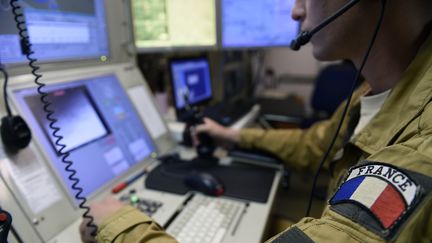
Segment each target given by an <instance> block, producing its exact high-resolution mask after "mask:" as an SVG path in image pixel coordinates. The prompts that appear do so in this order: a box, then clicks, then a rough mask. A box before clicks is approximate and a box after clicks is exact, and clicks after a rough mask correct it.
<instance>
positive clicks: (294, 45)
mask: <svg viewBox="0 0 432 243" xmlns="http://www.w3.org/2000/svg"><path fill="white" fill-rule="evenodd" d="M359 2H360V0H350V1H349V2H348V3H347V4H345V5H344V6H342V7H341V8H340V9H339V10H337V11H336V12H335V13H334V14H332V15H331V16H329V17H327V18H326V19H324V20H323V21H322V22H321V23H320V24H319V25H317V26H316V27H315V28H313V29H312V30H311V31H302V32H301V33H300V34H299V35H298V36H297V37H296V38H295V39H294V40H293V41H292V42H291V45H290V48H291V49H292V50H294V51H298V50H300V48H301V47H302V46H303V45H306V44H307V43H309V41H310V40H311V38H312V37H313V36H314V35H315V34H316V33H318V32H319V31H320V30H322V29H323V28H324V27H326V26H327V25H329V24H330V23H332V22H333V21H334V20H336V19H337V18H339V17H340V16H342V15H343V14H344V13H345V12H347V11H348V10H350V9H351V8H352V7H354V6H355V5H356V4H357V3H359ZM380 2H381V12H380V16H379V19H378V22H377V25H376V27H375V31H374V33H373V36H372V38H371V40H370V42H369V46H368V48H367V50H366V53H365V55H364V57H363V60H362V63H361V65H360V68H359V69H358V71H357V74H356V78H355V80H354V82H353V83H352V86H351V91H350V94H349V96H348V99H347V103H346V105H345V108H344V110H343V113H342V117H341V119H340V121H339V124H338V126H337V129H336V131H335V134H334V136H333V138H332V140H331V142H330V144H329V146H328V148H327V150H326V152H325V153H324V155H323V157H322V158H321V160H320V162H319V165H318V168H317V170H316V172H315V175H314V179H313V183H312V190H311V194H310V196H309V202H308V206H307V209H306V217H308V216H309V214H310V210H311V207H312V201H313V195H314V194H315V188H316V184H317V181H318V177H319V174H320V172H321V169H322V167H323V165H324V162H325V161H326V160H327V159H328V157H329V156H330V152H331V150H332V149H333V147H334V144H335V142H336V139H337V136H338V135H339V132H340V130H341V127H342V124H343V122H344V120H345V117H346V114H347V112H348V108H349V106H350V104H351V100H352V96H353V93H354V90H355V87H357V84H358V83H359V82H360V80H361V73H362V71H363V68H364V66H365V65H366V61H367V60H368V57H369V54H370V52H371V50H372V47H373V45H374V43H375V40H376V38H377V35H378V33H379V30H380V28H381V25H382V21H383V18H384V12H385V7H386V3H387V0H380Z"/></svg>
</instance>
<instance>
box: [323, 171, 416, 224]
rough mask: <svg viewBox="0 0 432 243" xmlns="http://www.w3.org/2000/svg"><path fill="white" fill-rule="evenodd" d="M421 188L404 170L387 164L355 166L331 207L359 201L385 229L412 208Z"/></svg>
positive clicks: (334, 197)
mask: <svg viewBox="0 0 432 243" xmlns="http://www.w3.org/2000/svg"><path fill="white" fill-rule="evenodd" d="M418 189H419V186H418V185H417V184H416V183H415V182H414V181H413V180H412V179H410V177H409V176H408V175H407V174H405V173H404V172H402V171H399V170H398V169H396V168H394V167H391V166H389V165H384V164H369V165H362V166H359V167H354V168H352V169H351V170H350V173H349V176H348V178H347V179H346V180H345V182H344V183H343V184H342V185H341V187H340V188H339V190H338V191H337V192H336V194H335V195H334V196H333V198H332V199H331V200H330V204H332V205H333V204H337V203H341V202H355V203H358V204H360V205H362V206H363V207H365V208H367V209H368V210H369V211H370V212H371V213H372V214H373V215H374V216H375V217H376V218H377V219H378V220H379V222H380V223H381V225H382V226H383V228H385V229H389V228H391V227H392V226H393V225H394V224H395V223H396V222H397V221H398V219H400V218H401V217H402V216H403V215H404V214H405V213H406V211H407V210H408V209H409V208H410V207H411V206H412V204H413V202H414V200H415V198H416V195H417V194H418Z"/></svg>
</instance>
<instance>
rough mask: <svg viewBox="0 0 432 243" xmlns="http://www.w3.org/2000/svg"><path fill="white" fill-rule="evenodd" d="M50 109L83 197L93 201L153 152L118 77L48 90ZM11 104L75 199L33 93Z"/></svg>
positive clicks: (23, 92)
mask: <svg viewBox="0 0 432 243" xmlns="http://www.w3.org/2000/svg"><path fill="white" fill-rule="evenodd" d="M45 90H46V92H47V93H48V94H49V95H48V100H49V101H50V102H51V103H52V105H51V107H50V109H52V110H54V111H55V114H54V118H56V119H58V122H57V123H56V124H55V126H57V127H60V132H59V133H58V134H59V135H61V136H64V139H63V140H62V141H61V143H62V144H65V145H66V149H65V151H68V152H70V157H69V158H68V159H70V160H72V161H73V166H72V168H73V169H75V170H76V171H77V175H76V177H78V178H79V179H80V183H79V185H80V186H81V187H82V188H83V190H84V191H83V195H84V196H93V195H95V193H96V192H98V191H101V190H103V189H104V187H106V186H107V184H108V183H109V182H111V181H113V180H115V179H116V178H118V177H119V176H121V175H123V174H125V173H126V172H127V171H130V170H131V169H132V168H136V167H137V166H140V165H142V163H143V162H144V161H148V160H146V159H148V158H149V156H151V155H152V153H153V152H155V149H156V148H155V145H154V144H153V141H152V139H151V136H150V135H149V133H148V131H147V130H146V128H145V127H144V125H143V123H142V121H141V119H140V118H139V116H138V114H137V112H136V110H135V108H134V106H133V105H132V103H131V101H130V100H129V98H128V96H127V94H126V92H125V91H124V89H123V88H122V86H121V85H120V83H119V81H118V79H117V76H116V75H114V74H112V75H103V76H96V77H92V78H87V79H84V80H76V81H71V82H65V83H59V84H55V85H49V86H46V89H45ZM12 94H13V97H14V99H15V103H16V105H17V106H18V108H19V110H20V111H21V114H22V115H23V116H24V118H25V120H26V121H27V122H28V124H29V126H30V127H31V129H32V132H33V137H34V138H36V140H38V143H39V145H40V146H41V150H42V151H44V152H45V153H46V155H47V157H48V159H49V161H50V162H51V165H52V167H53V169H54V171H55V172H57V173H56V174H57V176H58V177H59V179H60V181H62V183H63V185H64V187H65V188H67V190H68V192H69V195H70V197H71V199H72V200H73V198H74V195H75V191H72V190H71V189H70V186H71V183H72V182H71V181H70V180H69V179H68V177H69V173H68V172H66V171H65V169H64V168H65V164H63V163H62V162H61V155H60V154H59V149H60V148H59V147H58V146H57V145H56V143H55V141H56V140H55V138H54V137H53V135H52V131H51V129H50V128H49V126H50V122H49V121H48V120H47V118H46V113H45V112H44V110H43V104H42V103H41V102H40V101H39V94H38V93H37V91H36V89H35V88H22V89H15V90H13V91H12Z"/></svg>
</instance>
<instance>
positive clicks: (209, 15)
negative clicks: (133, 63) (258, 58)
mask: <svg viewBox="0 0 432 243" xmlns="http://www.w3.org/2000/svg"><path fill="white" fill-rule="evenodd" d="M132 16H133V25H134V35H135V44H136V47H137V48H138V50H140V51H151V50H156V49H172V48H185V47H186V48H191V47H201V48H202V47H212V46H216V44H217V34H216V33H217V31H216V3H215V0H181V1H179V0H132Z"/></svg>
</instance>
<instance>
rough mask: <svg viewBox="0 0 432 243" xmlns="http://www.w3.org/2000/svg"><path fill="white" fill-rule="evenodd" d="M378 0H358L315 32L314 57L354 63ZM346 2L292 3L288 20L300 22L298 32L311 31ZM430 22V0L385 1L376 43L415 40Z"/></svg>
mask: <svg viewBox="0 0 432 243" xmlns="http://www.w3.org/2000/svg"><path fill="white" fill-rule="evenodd" d="M381 1H382V0H360V2H359V3H357V4H356V6H354V7H353V8H352V9H351V10H349V11H348V12H346V13H345V14H344V15H342V16H341V17H339V18H338V19H337V20H335V21H334V22H333V23H331V24H330V25H329V26H327V27H325V28H324V29H322V30H321V31H320V32H319V33H317V34H316V35H315V36H314V37H313V38H312V39H311V43H312V45H313V54H314V56H315V57H316V58H317V59H319V60H337V59H351V60H355V59H358V58H359V57H361V56H363V55H364V53H365V50H366V48H367V45H368V43H369V41H370V39H371V37H372V34H373V32H374V28H375V26H376V23H377V21H378V18H379V15H380V10H381ZM346 3H348V0H296V1H295V5H294V8H293V10H292V17H293V19H295V20H298V21H300V22H301V26H302V27H301V29H302V30H311V29H312V28H314V27H315V26H317V25H318V24H319V23H321V21H323V20H324V19H325V18H326V17H328V16H330V15H332V14H333V13H335V12H336V11H337V10H338V9H339V8H341V7H342V6H343V5H344V4H346ZM431 20H432V1H430V0H409V1H407V0H387V4H386V9H385V15H384V21H383V23H382V28H381V31H380V34H379V37H378V40H377V42H380V41H381V42H388V43H389V44H391V42H394V41H396V42H397V41H404V40H405V39H410V38H417V36H418V35H420V32H422V31H423V29H424V28H425V25H426V24H427V23H428V22H430V21H431Z"/></svg>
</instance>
